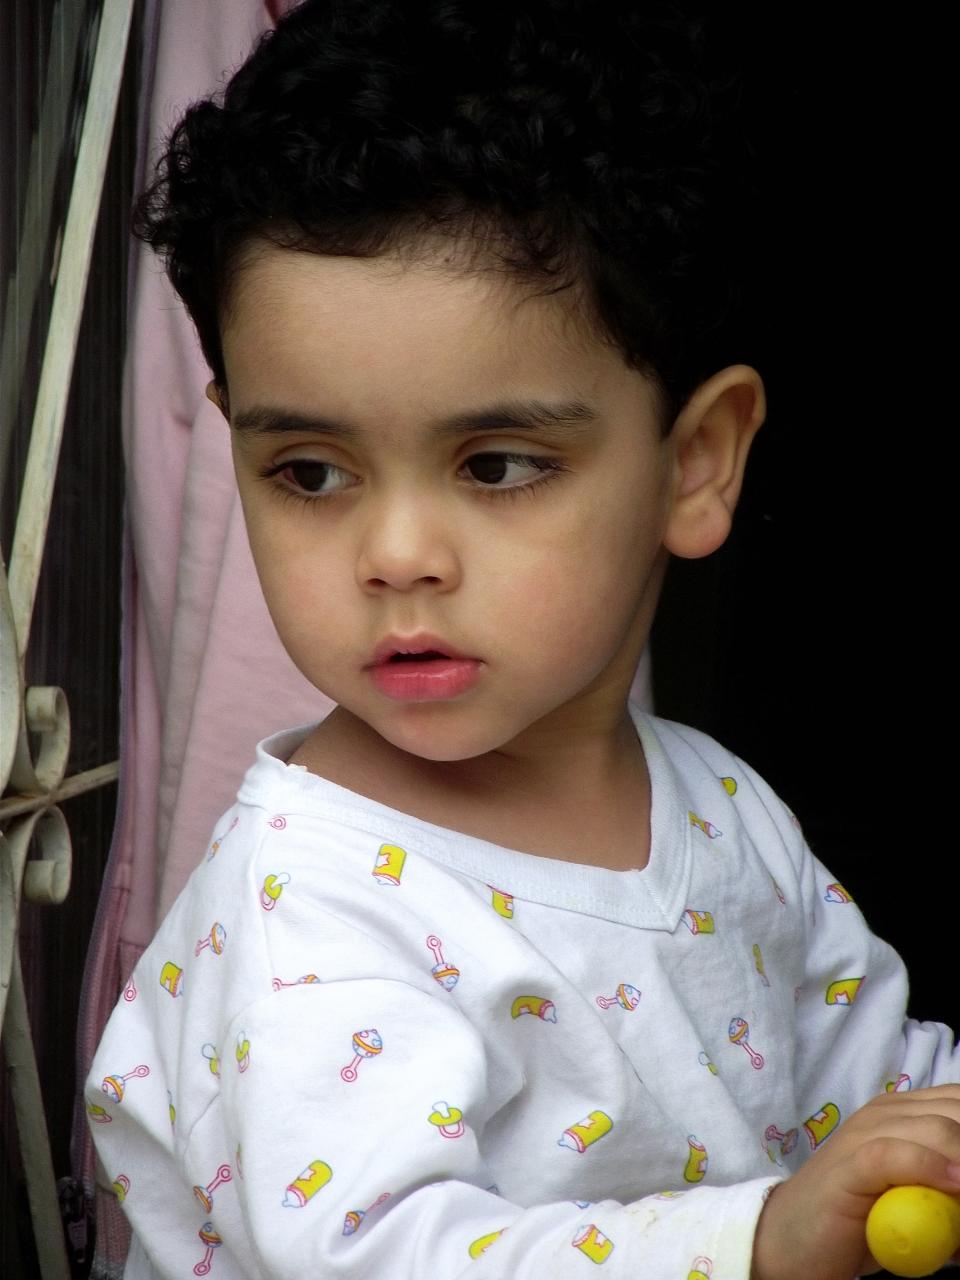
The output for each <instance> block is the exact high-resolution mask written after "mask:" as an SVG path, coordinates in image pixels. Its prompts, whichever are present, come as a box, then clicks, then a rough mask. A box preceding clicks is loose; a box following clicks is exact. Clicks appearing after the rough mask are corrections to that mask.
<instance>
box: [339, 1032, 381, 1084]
mask: <svg viewBox="0 0 960 1280" xmlns="http://www.w3.org/2000/svg"><path fill="white" fill-rule="evenodd" d="M353 1048H354V1055H353V1061H352V1062H351V1063H349V1064H348V1065H347V1066H345V1067H343V1068H342V1069H341V1071H340V1079H341V1080H345V1081H346V1082H347V1084H352V1083H353V1082H354V1080H356V1078H357V1064H358V1063H360V1062H362V1061H363V1059H364V1058H375V1057H376V1056H377V1054H378V1053H382V1052H383V1041H382V1040H381V1039H380V1033H379V1031H377V1030H376V1028H375V1027H370V1028H369V1029H368V1030H366V1031H355V1032H354V1033H353Z"/></svg>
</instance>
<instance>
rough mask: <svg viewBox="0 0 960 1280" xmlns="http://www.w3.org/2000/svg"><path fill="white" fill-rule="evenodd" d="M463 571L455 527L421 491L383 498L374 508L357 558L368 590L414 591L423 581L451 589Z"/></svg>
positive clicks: (361, 580)
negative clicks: (396, 498)
mask: <svg viewBox="0 0 960 1280" xmlns="http://www.w3.org/2000/svg"><path fill="white" fill-rule="evenodd" d="M460 576H461V571H460V559H459V555H458V552H457V549H456V547H455V545H454V540H453V537H452V534H451V530H450V529H449V527H447V524H446V522H445V521H443V520H442V519H441V518H440V515H439V513H437V512H436V511H434V510H433V509H432V508H431V506H430V504H429V503H428V502H427V501H426V500H425V499H424V498H423V497H422V495H421V496H420V497H419V498H418V497H416V496H411V497H409V498H406V499H398V500H394V501H392V502H389V503H387V502H384V503H382V504H380V507H379V510H378V511H377V512H376V513H371V516H370V519H369V521H368V523H367V525H366V528H365V529H364V531H363V534H362V538H361V544H360V549H359V554H358V557H357V581H358V583H359V585H360V587H361V588H362V589H363V590H366V591H369V590H380V589H382V588H384V587H392V588H393V589H394V590H395V591H409V590H410V589H411V588H412V587H414V586H416V585H417V584H418V583H421V582H422V583H427V584H429V585H432V586H433V587H434V588H435V589H436V590H443V591H449V590H452V589H453V588H454V587H456V586H457V585H458V583H459V581H460Z"/></svg>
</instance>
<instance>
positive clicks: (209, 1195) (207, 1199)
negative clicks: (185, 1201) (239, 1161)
mask: <svg viewBox="0 0 960 1280" xmlns="http://www.w3.org/2000/svg"><path fill="white" fill-rule="evenodd" d="M232 1181H233V1174H232V1173H231V1172H230V1166H229V1165H228V1164H222V1165H221V1166H220V1168H219V1169H218V1170H217V1172H216V1174H215V1176H214V1179H213V1181H212V1182H209V1183H208V1184H207V1185H206V1186H205V1187H194V1188H193V1194H194V1195H195V1196H196V1197H197V1199H198V1200H199V1201H200V1203H201V1204H202V1205H203V1211H204V1213H209V1212H210V1210H211V1209H212V1208H213V1193H214V1192H215V1191H216V1189H217V1187H222V1186H223V1185H224V1183H227V1182H232Z"/></svg>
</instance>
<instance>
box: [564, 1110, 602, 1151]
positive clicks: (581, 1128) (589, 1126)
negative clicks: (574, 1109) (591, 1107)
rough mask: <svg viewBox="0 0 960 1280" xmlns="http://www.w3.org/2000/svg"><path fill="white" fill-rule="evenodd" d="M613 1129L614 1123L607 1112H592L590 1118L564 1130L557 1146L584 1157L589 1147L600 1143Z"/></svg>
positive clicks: (585, 1117) (587, 1117)
mask: <svg viewBox="0 0 960 1280" xmlns="http://www.w3.org/2000/svg"><path fill="white" fill-rule="evenodd" d="M612 1128H613V1121H612V1120H611V1119H610V1117H609V1116H608V1115H607V1113H606V1112H605V1111H591V1112H590V1114H589V1115H588V1116H584V1118H583V1119H582V1120H578V1121H577V1123H576V1124H572V1125H571V1126H570V1128H569V1129H564V1131H563V1133H562V1134H561V1136H560V1138H558V1140H557V1146H560V1147H566V1148H567V1150H568V1151H576V1152H577V1153H578V1154H579V1155H583V1153H584V1151H586V1149H587V1147H592V1146H593V1144H594V1143H595V1142H599V1141H600V1139H601V1138H603V1137H606V1135H607V1134H608V1133H609V1132H610V1130H611V1129H612Z"/></svg>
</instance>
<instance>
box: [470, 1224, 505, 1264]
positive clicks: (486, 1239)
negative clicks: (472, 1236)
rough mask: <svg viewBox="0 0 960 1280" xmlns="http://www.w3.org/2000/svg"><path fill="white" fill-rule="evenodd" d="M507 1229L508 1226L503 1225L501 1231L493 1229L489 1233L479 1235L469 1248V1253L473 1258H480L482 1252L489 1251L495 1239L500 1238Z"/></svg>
mask: <svg viewBox="0 0 960 1280" xmlns="http://www.w3.org/2000/svg"><path fill="white" fill-rule="evenodd" d="M506 1229H507V1228H506V1227H501V1228H500V1230H499V1231H491V1232H490V1234H489V1235H486V1236H478V1237H477V1239H476V1240H474V1242H473V1244H472V1245H471V1246H470V1248H469V1249H468V1250H467V1253H469V1255H470V1257H471V1258H474V1259H476V1258H479V1257H480V1255H481V1254H482V1253H486V1252H487V1250H488V1249H489V1248H490V1246H491V1245H492V1244H493V1243H494V1241H496V1240H499V1239H500V1237H501V1236H502V1235H503V1233H504V1232H505V1231H506Z"/></svg>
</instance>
